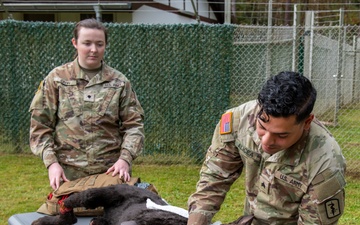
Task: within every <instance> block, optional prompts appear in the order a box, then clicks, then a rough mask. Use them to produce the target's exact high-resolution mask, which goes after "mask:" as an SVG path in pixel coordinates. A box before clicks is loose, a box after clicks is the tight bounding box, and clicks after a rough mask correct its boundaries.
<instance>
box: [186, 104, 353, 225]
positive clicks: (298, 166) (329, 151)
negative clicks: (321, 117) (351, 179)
mask: <svg viewBox="0 0 360 225" xmlns="http://www.w3.org/2000/svg"><path fill="white" fill-rule="evenodd" d="M258 111H259V106H258V105H257V103H256V101H251V102H248V103H245V104H243V105H240V106H239V107H236V108H233V109H230V110H229V111H228V112H232V116H231V120H230V121H229V122H230V123H229V124H230V126H231V127H232V130H231V131H230V132H229V133H227V134H220V130H221V129H222V128H221V126H222V125H226V124H224V123H222V122H219V124H218V125H217V127H216V129H215V132H214V136H213V139H212V144H211V146H210V148H209V149H208V152H207V154H206V159H205V161H204V163H203V166H202V168H201V171H200V180H199V182H198V184H197V190H196V192H195V193H194V194H192V195H191V196H190V198H189V200H188V204H189V213H190V216H189V222H188V225H190V224H191V225H205V224H206V225H207V224H209V223H210V222H211V219H212V217H213V216H214V214H215V213H216V212H217V211H218V210H219V209H220V205H221V204H222V203H223V201H224V198H225V195H226V192H227V191H229V189H230V186H231V185H232V184H233V183H234V181H235V180H236V179H237V178H238V177H239V176H240V174H241V172H242V170H243V169H244V171H245V182H246V184H245V188H246V199H245V207H244V215H254V220H253V221H252V224H259V225H260V224H272V225H273V224H286V225H288V224H336V223H337V221H338V219H339V218H340V216H341V215H342V214H343V212H344V195H345V192H344V187H345V179H344V173H345V167H346V165H345V159H344V157H343V155H342V153H341V150H340V147H339V145H338V144H337V142H336V141H335V139H334V138H333V137H332V136H331V134H330V133H329V132H328V130H327V129H326V128H325V127H324V126H322V125H321V124H320V123H319V121H317V120H316V119H314V121H313V122H312V123H311V128H310V131H309V132H304V134H303V136H302V137H301V139H300V140H299V141H298V142H297V143H296V144H295V145H293V146H292V147H291V148H289V149H286V150H283V151H280V152H277V153H275V154H273V155H269V154H267V153H265V152H263V151H262V149H261V142H260V139H259V137H258V135H257V132H256V115H257V112H258ZM225 115H229V113H225V114H224V115H223V117H224V116H225ZM223 117H222V118H223ZM229 124H228V125H229ZM234 219H235V218H234Z"/></svg>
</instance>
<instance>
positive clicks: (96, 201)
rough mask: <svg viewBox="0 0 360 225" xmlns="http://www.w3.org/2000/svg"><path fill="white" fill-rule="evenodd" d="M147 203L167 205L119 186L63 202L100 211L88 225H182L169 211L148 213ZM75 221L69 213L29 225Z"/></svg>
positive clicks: (144, 191)
mask: <svg viewBox="0 0 360 225" xmlns="http://www.w3.org/2000/svg"><path fill="white" fill-rule="evenodd" d="M147 199H150V200H151V201H152V202H154V203H156V204H157V205H161V206H166V205H168V204H167V203H166V202H165V201H164V200H163V199H161V197H160V196H158V195H157V194H155V193H154V192H152V191H149V190H147V189H143V188H139V187H136V186H130V185H127V184H119V185H114V186H108V187H102V188H92V189H88V190H85V191H82V192H79V193H75V194H72V195H70V196H69V197H68V198H67V199H65V201H64V206H65V207H66V208H69V209H72V208H76V207H85V208H89V209H94V208H96V207H99V206H103V207H104V215H103V216H102V217H97V218H94V219H92V221H91V223H90V224H91V225H128V224H129V225H130V224H131V225H186V223H187V218H185V217H183V216H181V215H178V214H176V213H172V212H169V211H164V210H158V209H148V208H147V207H146V202H147ZM76 221H77V219H76V217H75V215H74V213H73V211H72V210H70V211H68V212H66V213H63V214H60V215H57V216H45V217H42V218H39V219H37V220H35V221H34V222H33V223H32V225H71V224H75V223H76Z"/></svg>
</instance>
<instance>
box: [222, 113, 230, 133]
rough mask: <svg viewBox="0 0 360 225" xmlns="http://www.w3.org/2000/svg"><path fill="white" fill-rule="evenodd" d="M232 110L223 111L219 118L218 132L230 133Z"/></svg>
mask: <svg viewBox="0 0 360 225" xmlns="http://www.w3.org/2000/svg"><path fill="white" fill-rule="evenodd" d="M232 114H233V113H232V112H227V113H224V114H223V115H222V116H221V120H220V134H230V133H231V132H232Z"/></svg>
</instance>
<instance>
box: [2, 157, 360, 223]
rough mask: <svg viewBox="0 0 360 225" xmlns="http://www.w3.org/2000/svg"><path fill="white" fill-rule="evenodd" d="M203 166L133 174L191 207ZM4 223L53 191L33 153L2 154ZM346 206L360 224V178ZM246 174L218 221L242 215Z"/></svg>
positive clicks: (347, 216) (149, 168) (141, 169)
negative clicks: (191, 196)
mask: <svg viewBox="0 0 360 225" xmlns="http://www.w3.org/2000/svg"><path fill="white" fill-rule="evenodd" d="M199 169H200V167H199V166H193V165H192V166H189V165H176V166H158V165H137V164H135V165H134V168H133V176H137V177H140V178H141V180H142V181H143V182H148V183H152V184H154V185H155V186H156V187H157V189H158V191H159V193H160V195H161V196H162V197H163V198H164V199H166V200H167V201H168V202H169V203H170V204H172V205H175V206H179V207H182V208H187V199H188V197H189V195H190V194H191V193H193V192H194V190H195V185H196V182H197V180H198V177H199ZM0 171H1V172H0V182H1V183H0V199H1V201H0V209H1V210H0V224H7V220H8V219H9V217H10V216H11V215H13V214H17V213H25V212H33V211H36V210H37V208H38V207H39V206H40V205H41V204H42V203H43V202H44V201H45V198H46V196H47V194H48V193H49V192H50V191H51V189H50V188H49V184H48V178H47V171H46V170H45V167H44V166H43V164H42V162H41V161H40V159H39V158H36V157H35V156H33V155H25V154H22V155H15V154H0ZM347 182H348V184H347V188H346V190H347V191H346V196H347V198H346V208H345V213H344V216H343V217H342V218H341V220H340V223H339V224H340V225H343V224H349V225H357V224H360V211H359V208H360V189H359V188H358V187H359V186H360V180H359V179H356V178H352V177H347ZM243 199H244V189H243V177H240V179H239V180H237V181H236V183H235V184H234V185H233V186H232V188H231V191H230V192H229V193H228V196H227V198H226V200H225V202H224V204H223V205H222V208H221V210H220V212H219V213H218V214H216V216H215V218H214V221H216V220H220V221H222V222H231V221H233V220H235V219H237V218H238V217H239V216H240V215H241V214H242V209H243Z"/></svg>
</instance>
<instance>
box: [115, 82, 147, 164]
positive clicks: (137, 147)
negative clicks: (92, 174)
mask: <svg viewBox="0 0 360 225" xmlns="http://www.w3.org/2000/svg"><path fill="white" fill-rule="evenodd" d="M119 114H120V118H121V126H120V132H121V134H122V136H123V143H122V145H121V149H120V158H121V159H124V160H125V161H127V162H128V163H129V164H130V165H131V163H132V160H133V159H135V158H136V157H137V156H138V155H139V154H140V153H141V152H142V150H143V147H144V139H145V134H144V110H143V108H142V106H141V104H140V102H139V100H138V98H137V96H136V93H135V91H134V90H133V89H132V87H131V84H130V82H129V81H127V82H125V88H124V90H123V93H122V95H121V102H120V111H119Z"/></svg>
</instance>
